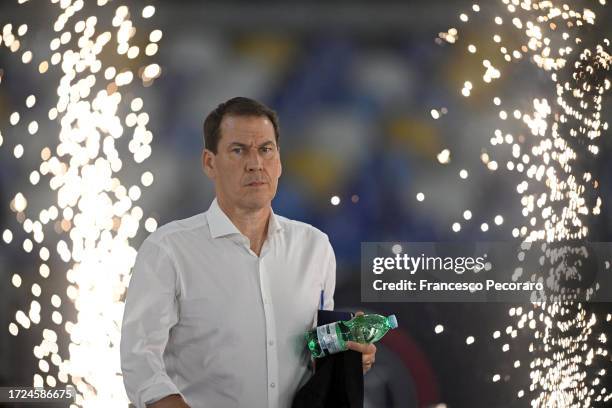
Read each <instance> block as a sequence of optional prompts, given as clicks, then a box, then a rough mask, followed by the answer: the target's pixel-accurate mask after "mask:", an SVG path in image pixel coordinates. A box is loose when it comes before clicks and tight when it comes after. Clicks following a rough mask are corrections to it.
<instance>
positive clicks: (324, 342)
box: [306, 314, 397, 358]
mask: <svg viewBox="0 0 612 408" xmlns="http://www.w3.org/2000/svg"><path fill="white" fill-rule="evenodd" d="M396 327H397V318H396V317H395V315H390V316H389V317H385V316H381V315H378V314H364V315H360V316H356V317H354V318H352V319H351V320H346V321H342V320H341V321H338V322H334V323H329V324H326V325H324V326H319V327H315V328H314V329H312V330H311V331H309V332H308V333H306V344H307V345H308V349H309V350H310V352H311V353H312V356H313V357H314V358H319V357H325V356H327V355H330V354H335V353H339V352H341V351H344V350H346V349H347V348H346V342H347V341H354V342H357V343H362V344H366V343H374V342H375V341H378V340H380V339H381V338H382V337H383V336H384V335H385V334H386V333H387V331H389V329H395V328H396Z"/></svg>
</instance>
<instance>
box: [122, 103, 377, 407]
mask: <svg viewBox="0 0 612 408" xmlns="http://www.w3.org/2000/svg"><path fill="white" fill-rule="evenodd" d="M204 139H205V141H204V143H205V149H204V151H203V153H202V166H203V169H204V171H205V173H206V174H207V176H208V177H210V178H211V179H212V181H213V182H214V185H215V192H216V198H215V200H214V201H213V203H212V204H211V206H210V208H209V209H208V211H207V212H205V213H202V214H199V215H196V216H194V217H191V218H188V219H185V220H180V221H174V222H171V223H169V224H167V225H165V226H163V227H161V228H160V229H158V230H157V231H155V232H154V233H153V234H151V235H150V236H149V237H148V238H147V239H146V240H145V242H144V243H143V244H142V246H141V248H140V250H139V252H138V256H137V258H136V264H135V266H134V270H133V274H132V279H131V281H130V287H129V290H128V296H127V300H126V305H125V314H124V318H123V327H122V337H121V366H122V370H123V378H124V383H125V387H126V390H127V394H128V396H129V398H130V400H131V401H132V402H133V403H134V404H136V406H137V407H139V408H140V407H145V406H146V407H152V408H153V407H154V408H167V407H168V408H169V407H172V408H184V407H192V408H204V407H213V408H224V407H255V408H259V407H274V408H285V407H289V406H290V405H291V402H292V399H293V396H294V394H295V392H296V391H297V390H298V389H299V387H300V386H301V385H302V384H303V383H305V382H306V381H307V380H308V378H309V377H310V375H311V371H310V370H309V362H310V358H309V354H308V352H307V350H306V349H305V345H304V333H305V332H306V330H308V329H310V328H312V327H313V324H314V319H315V316H316V311H317V309H318V307H319V302H320V300H319V299H320V295H321V293H323V307H324V308H325V309H333V292H334V287H335V280H336V278H335V273H336V271H335V268H336V264H335V256H334V252H333V249H332V247H331V245H330V243H329V240H328V238H327V235H325V234H324V233H322V232H321V231H319V230H317V229H316V228H314V227H312V226H310V225H307V224H304V223H301V222H297V221H292V220H289V219H286V218H284V217H281V216H278V215H276V214H274V212H273V211H272V207H271V202H272V199H273V198H274V195H275V194H276V188H277V185H278V179H279V177H280V175H281V172H282V166H281V161H280V154H279V147H278V140H279V129H278V120H277V117H276V114H275V112H274V111H272V110H271V109H269V108H268V107H266V106H264V105H262V104H260V103H259V102H256V101H254V100H251V99H248V98H240V97H239V98H233V99H230V100H229V101H227V102H225V103H222V104H221V105H219V106H218V107H217V108H216V109H215V110H214V111H212V112H211V113H210V114H209V115H208V117H207V118H206V120H205V122H204ZM349 348H351V349H353V350H356V351H359V352H361V353H363V365H364V372H365V371H367V370H368V369H369V368H370V367H371V365H372V363H373V362H374V356H375V350H376V349H375V347H374V346H373V345H369V346H366V345H361V344H357V343H350V345H349Z"/></svg>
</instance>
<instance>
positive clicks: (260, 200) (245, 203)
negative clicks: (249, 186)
mask: <svg viewBox="0 0 612 408" xmlns="http://www.w3.org/2000/svg"><path fill="white" fill-rule="evenodd" d="M249 196H250V197H245V198H244V199H243V200H242V203H241V204H242V207H243V208H245V209H249V210H263V209H265V208H269V207H270V206H271V205H272V199H273V198H274V197H270V195H269V194H263V193H260V194H249Z"/></svg>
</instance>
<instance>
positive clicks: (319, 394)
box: [292, 310, 363, 408]
mask: <svg viewBox="0 0 612 408" xmlns="http://www.w3.org/2000/svg"><path fill="white" fill-rule="evenodd" d="M351 317H352V316H351V315H350V314H349V313H341V312H330V311H323V310H320V311H319V315H318V323H319V325H323V324H327V323H331V322H334V321H338V320H348V319H350V318H351ZM362 370H363V369H362V366H361V353H358V352H356V351H351V350H348V351H344V352H342V353H338V354H332V355H330V356H327V357H323V358H318V359H317V360H316V370H315V374H314V375H313V376H312V378H311V379H310V380H308V382H307V383H306V384H304V386H303V387H302V388H300V389H299V390H298V392H297V393H296V395H295V397H294V399H293V405H292V408H363V371H362Z"/></svg>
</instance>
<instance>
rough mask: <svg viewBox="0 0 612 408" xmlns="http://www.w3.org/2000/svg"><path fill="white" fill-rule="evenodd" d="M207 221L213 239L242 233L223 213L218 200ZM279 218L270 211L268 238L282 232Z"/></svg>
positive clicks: (210, 208)
mask: <svg viewBox="0 0 612 408" xmlns="http://www.w3.org/2000/svg"><path fill="white" fill-rule="evenodd" d="M206 219H207V220H208V227H209V228H210V235H211V236H212V237H213V238H219V237H223V236H226V235H234V234H239V235H242V233H241V232H240V231H239V230H238V228H236V226H235V225H234V223H233V222H232V220H230V219H229V217H228V216H227V215H226V214H225V213H224V212H223V210H222V209H221V207H219V203H218V202H217V198H215V199H214V200H213V202H212V203H211V204H210V207H209V208H208V211H206ZM282 229H283V227H282V226H281V224H280V222H279V221H278V217H277V216H276V215H275V214H274V211H273V210H272V209H270V220H269V222H268V237H270V236H272V235H273V234H275V233H276V232H278V231H280V230H282Z"/></svg>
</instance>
